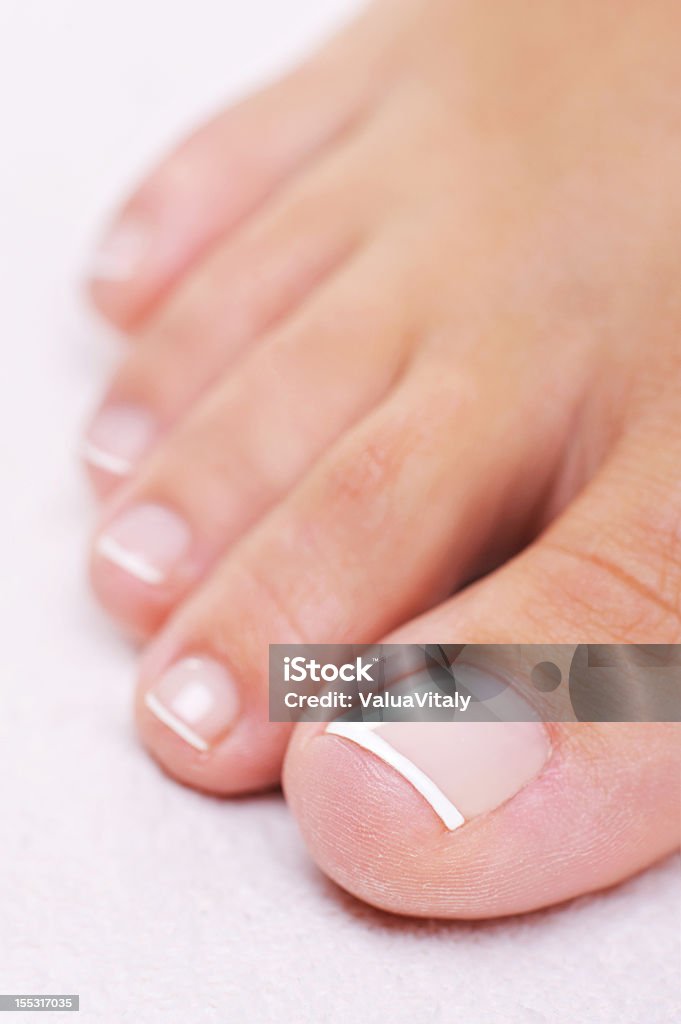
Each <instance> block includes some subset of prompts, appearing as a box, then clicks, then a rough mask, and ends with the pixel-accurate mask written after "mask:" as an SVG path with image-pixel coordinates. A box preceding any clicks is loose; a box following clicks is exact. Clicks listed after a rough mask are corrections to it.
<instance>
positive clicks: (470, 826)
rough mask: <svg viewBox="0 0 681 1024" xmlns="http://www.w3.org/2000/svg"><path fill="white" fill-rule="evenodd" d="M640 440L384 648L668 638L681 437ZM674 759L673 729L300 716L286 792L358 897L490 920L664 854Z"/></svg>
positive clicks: (679, 619) (325, 859)
mask: <svg viewBox="0 0 681 1024" xmlns="http://www.w3.org/2000/svg"><path fill="white" fill-rule="evenodd" d="M667 423H669V420H667ZM663 434H664V437H663ZM647 440H648V442H649V443H648V444H645V446H644V450H645V451H646V452H647V453H648V454H647V462H646V464H645V466H641V465H640V453H641V450H642V448H641V437H640V436H638V437H637V438H636V441H635V442H632V443H629V442H628V440H626V439H625V441H624V442H623V443H622V447H621V449H620V450H619V451H618V453H617V455H616V456H614V457H613V459H612V461H611V462H610V463H608V464H607V465H606V467H605V468H604V469H603V471H602V474H601V476H600V477H599V478H597V479H596V481H594V483H593V484H592V485H591V487H590V488H589V489H588V490H587V491H586V492H585V493H584V494H583V495H582V497H581V498H579V499H578V500H577V501H576V502H575V503H574V504H573V505H572V506H570V508H569V509H568V510H567V511H566V512H565V513H564V515H563V516H562V517H561V519H559V520H558V521H557V522H556V524H555V525H554V526H553V527H552V528H551V529H550V530H549V531H548V532H547V533H546V534H545V535H544V536H543V537H541V538H540V539H539V540H538V541H537V542H536V543H535V544H534V545H533V546H531V547H530V548H528V549H527V550H526V551H525V552H524V553H523V554H521V555H519V556H518V557H517V558H516V559H514V560H513V561H512V562H510V563H508V564H507V565H506V566H505V567H503V568H501V569H499V570H498V571H497V572H496V573H494V574H493V575H491V576H490V577H488V578H487V579H484V580H482V581H480V582H479V583H477V584H476V585H474V586H473V587H471V588H469V589H468V590H467V591H464V592H462V593H461V594H460V595H458V596H456V597H454V598H452V599H451V600H450V601H449V602H448V603H446V604H444V605H442V606H441V607H440V608H438V609H436V610H435V611H434V612H432V613H429V614H426V615H424V616H422V617H421V618H419V619H416V620H415V621H414V622H412V623H410V624H409V625H407V626H404V627H402V628H401V629H400V630H398V631H397V632H396V633H395V634H393V636H391V637H390V638H389V639H390V641H391V642H404V643H421V644H422V643H443V642H449V641H453V640H456V641H457V642H460V641H463V642H467V643H472V644H477V643H510V644H518V643H536V642H539V643H574V641H575V639H578V640H580V641H582V642H593V643H611V642H628V643H631V642H635V643H636V642H642V643H650V642H651V641H655V642H660V643H677V642H678V641H679V639H681V607H680V606H679V600H678V596H679V593H680V592H681V558H679V549H678V517H679V494H678V488H677V487H676V485H675V483H674V482H673V479H672V477H671V476H670V474H669V472H668V470H669V466H670V465H676V464H678V457H679V454H680V453H681V439H680V438H679V436H676V438H673V437H672V438H670V436H669V431H668V429H667V430H665V431H664V432H661V431H660V429H659V428H657V427H656V428H654V429H653V430H652V431H651V434H650V436H649V437H648V439H647ZM653 442H654V443H653ZM653 452H654V453H655V455H653V454H652V453H653ZM632 481H635V484H632ZM521 676H522V678H521ZM513 681H514V682H515V683H516V684H517V686H518V687H519V688H520V689H521V690H522V689H526V691H527V692H529V690H531V686H529V679H526V678H525V677H524V676H523V675H522V673H521V674H520V675H519V676H518V678H514V679H513ZM534 685H536V684H534ZM680 767H681V745H680V744H679V726H678V725H677V724H675V723H674V724H655V723H638V724H637V723H629V724H625V723H621V722H614V723H600V724H593V723H579V722H578V723H575V722H567V721H566V722H561V723H558V724H549V725H544V724H543V723H538V722H530V721H528V722H491V723H475V722H462V721H461V720H459V721H457V722H450V723H428V722H421V723H419V722H412V723H405V722H403V723H398V724H392V725H384V726H381V727H380V728H379V729H378V730H377V731H376V732H373V731H372V730H367V729H366V727H365V726H362V725H355V726H352V725H349V726H347V727H346V728H341V729H337V728H336V727H335V726H333V725H332V726H330V727H329V728H328V729H327V730H325V729H324V727H318V726H315V727H312V726H305V727H302V726H301V727H299V728H298V730H297V732H296V736H295V738H294V741H293V742H292V744H291V746H290V747H289V753H288V755H287V763H286V770H285V788H286V792H287V795H288V799H289V801H290V803H291V806H292V808H293V811H294V813H295V815H296V817H297V819H298V821H299V824H300V827H301V830H302V833H303V836H304V838H305V840H306V842H307V844H308V846H309V848H310V851H311V853H312V855H313V857H314V858H315V859H316V861H317V863H318V864H319V865H320V866H321V867H322V868H323V870H324V871H326V872H327V873H328V874H329V875H330V876H331V877H332V878H333V879H334V880H335V881H337V882H338V883H339V884H340V885H342V886H343V887H344V888H346V889H348V890H349V891H350V892H352V893H354V894H355V895H357V896H358V897H360V898H361V899H363V900H366V901H367V902H369V903H372V904H375V905H377V906H379V907H382V908H385V909H387V910H391V911H394V912H396V913H402V914H415V915H426V916H440V917H491V916H497V915H502V914H513V913H518V912H524V911H529V910H533V909H535V908H538V907H542V906H546V905H549V904H552V903H556V902H559V901H561V900H565V899H568V898H571V897H574V896H577V895H580V894H582V893H586V892H589V891H592V890H596V889H599V888H602V887H605V886H609V885H612V884H614V883H616V882H617V881H619V880H621V879H623V878H625V877H627V876H628V875H630V874H632V873H633V872H636V871H638V870H640V869H642V868H643V867H645V866H646V865H648V864H650V863H652V862H653V861H654V860H656V859H657V858H659V857H661V856H663V855H664V854H666V853H668V852H670V851H671V850H673V849H674V848H676V847H677V846H678V844H679V839H680V835H679V816H678V807H679V777H680V775H679V769H680Z"/></svg>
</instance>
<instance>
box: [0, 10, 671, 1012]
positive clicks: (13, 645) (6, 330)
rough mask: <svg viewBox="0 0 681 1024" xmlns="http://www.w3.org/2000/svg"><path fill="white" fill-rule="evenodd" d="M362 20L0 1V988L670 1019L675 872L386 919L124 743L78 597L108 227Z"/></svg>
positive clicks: (99, 1002) (231, 1005) (109, 1002)
mask: <svg viewBox="0 0 681 1024" xmlns="http://www.w3.org/2000/svg"><path fill="white" fill-rule="evenodd" d="M347 7H348V4H347V3H346V2H343V0H326V2H322V0H249V2H248V3H247V4H243V3H241V2H240V0H239V2H238V3H237V2H236V0H192V2H191V3H181V2H180V3H169V2H168V0H143V2H141V3H140V2H139V0H116V2H115V3H113V2H112V3H105V2H97V3H93V2H92V0H3V2H2V4H1V5H0V125H1V126H2V160H1V161H0V204H1V209H0V271H1V273H2V277H1V280H2V289H1V290H0V297H1V306H0V310H1V312H0V325H1V330H2V365H1V370H0V389H1V394H0V417H1V423H0V448H1V453H0V454H1V462H0V466H1V467H2V493H3V500H2V503H0V526H1V528H2V533H1V538H2V541H1V550H2V580H1V583H0V611H1V618H0V622H1V624H2V625H1V634H0V636H1V640H2V645H1V648H0V650H1V655H0V657H1V666H0V990H1V991H3V992H21V991H24V992H43V993H59V992H79V993H80V994H81V1000H82V1010H81V1018H82V1019H83V1020H87V1021H105V1022H111V1024H121V1022H124V1021H135V1022H143V1024H168V1022H171V1024H174V1022H179V1021H192V1022H200V1024H202V1022H204V1021H205V1022H213V1021H215V1022H220V1024H228V1022H230V1021H238V1022H248V1024H257V1022H260V1021H277V1022H278V1021H286V1022H288V1021H295V1022H307V1021H309V1022H317V1021H331V1022H336V1021H337V1022H346V1021H362V1022H372V1021H377V1022H378V1021H381V1022H384V1021H391V1022H393V1024H394V1022H410V1024H413V1022H417V1024H418V1022H421V1021H429V1022H430V1021H433V1022H434V1021H443V1022H445V1021H446V1022H449V1021H455V1020H456V1021H458V1020H460V1021H465V1022H466V1024H476V1022H481V1024H490V1022H497V1021H504V1022H506V1024H515V1022H523V1024H524V1022H530V1024H539V1022H547V1024H549V1022H550V1024H561V1022H566V1024H573V1022H575V1021H589V1022H594V1021H597V1022H609V1021H612V1022H617V1024H620V1022H622V1021H626V1022H627V1024H636V1022H640V1024H663V1022H664V1024H666V1022H670V1021H672V1020H673V1019H675V1016H676V1011H677V1010H678V1009H679V1007H678V997H679V990H678V983H679V953H680V950H679V912H680V902H681V894H680V887H679V865H678V861H677V860H672V861H668V862H667V863H666V864H664V865H661V866H659V867H658V868H656V869H654V870H652V871H650V872H648V873H646V874H645V875H643V876H641V877H639V878H638V879H635V880H634V881H632V882H631V883H629V884H627V885H624V886H622V887H620V888H618V889H616V890H614V891H612V892H610V893H607V894H606V895H603V896H599V897H595V898H590V899H584V900H582V901H579V902H577V903H574V904H572V905H570V906H567V907H565V908H563V909H559V910H556V911H552V912H550V913H543V914H538V915H534V916H532V917H529V918H527V919H519V920H513V921H508V922H501V923H490V924H477V925H468V924H463V925H456V924H454V925H442V924H428V923H421V924H410V923H402V922H399V921H397V920H393V919H388V918H386V917H385V916H382V915H380V914H377V913H375V912H373V911H371V910H369V909H368V908H366V907H363V906H361V905H360V904H358V903H356V902H355V901H353V900H352V899H350V898H348V897H346V896H344V895H342V894H341V893H339V892H338V891H337V890H336V889H335V888H334V887H333V886H332V885H331V884H329V883H328V882H326V881H325V880H324V879H323V878H322V877H321V876H320V875H319V873H318V872H317V871H316V870H315V869H314V868H313V867H312V866H311V865H310V863H309V862H308V859H307V857H306V854H305V851H304V849H303V847H302V845H301V843H300V841H299V839H298V838H297V835H296V831H295V826H294V824H293V822H292V821H291V820H290V818H289V816H288V813H287V811H286V808H285V807H284V804H283V802H282V801H281V799H280V798H279V797H277V796H270V797H266V798H261V799H256V800H244V801H239V802H236V803H232V804H228V803H221V802H219V801H214V800H210V799H206V798H203V797H201V796H198V795H196V794H194V793H192V792H189V791H188V790H183V789H181V788H180V787H178V786H175V785H173V784H172V783H171V782H169V781H168V780H167V779H166V778H164V777H163V776H162V775H161V774H160V773H159V772H158V770H157V769H156V768H155V767H154V765H153V764H152V763H151V762H150V761H149V760H148V759H147V758H146V756H145V755H144V754H143V753H142V752H141V750H140V749H139V747H138V745H137V741H136V739H135V736H134V733H133V730H132V727H131V721H130V714H129V703H130V692H131V684H132V676H133V670H134V656H133V652H132V651H131V650H130V649H129V648H127V647H126V645H125V644H124V642H123V641H122V640H121V639H120V638H119V637H118V636H117V634H116V633H115V631H114V630H113V629H112V628H111V627H110V626H109V624H108V623H107V622H106V620H105V619H104V617H103V616H102V615H101V614H100V613H99V612H98V611H97V610H96V608H95V607H94V604H93V603H92V602H91V600H90V598H89V596H88V594H87V591H86V585H85V583H84V573H83V569H84V547H85V545H84V537H85V532H86V529H87V526H88V520H89V519H90V517H91V515H92V511H93V509H92V503H91V501H90V500H89V498H88V496H87V490H86V487H85V485H84V483H83V482H82V480H81V479H80V474H79V471H78V468H77V465H76V462H75V454H74V453H75V450H76V443H77V437H78V430H79V427H80V425H81V422H82V419H83V417H84V415H85V413H86V411H87V409H88V408H89V407H90V405H91V404H92V402H93V401H94V399H95V396H96V395H97V392H98V389H99V388H100V386H101V385H102V384H103V383H104V380H105V373H106V370H107V368H108V366H109V365H110V363H111V360H112V358H113V354H114V353H113V346H111V345H110V344H109V343H108V341H107V339H106V338H105V336H104V332H103V330H102V328H101V327H100V326H98V325H95V324H94V323H93V322H90V321H89V320H88V319H87V317H86V316H85V314H84V312H83V311H82V309H81V308H80V307H79V303H78V300H77V294H76V281H77V278H78V271H79V268H80V264H81V262H82V261H83V259H84V256H85V253H86V252H87V248H88V244H89V241H90V238H91V236H92V233H93V232H94V229H95V226H96V222H97V220H98V219H99V218H100V217H101V216H102V215H103V214H104V211H105V209H106V204H107V202H109V201H113V199H114V198H115V197H117V196H118V195H119V193H120V192H121V190H122V189H123V188H124V187H125V185H126V184H127V183H128V182H129V181H130V180H132V179H133V178H134V177H135V175H136V174H137V172H138V171H140V170H141V169H142V168H144V167H145V165H146V164H147V162H148V161H149V160H151V159H152V158H153V156H154V155H155V154H156V153H157V152H159V151H160V150H162V149H163V147H164V146H165V145H166V144H167V143H168V142H169V141H170V140H171V139H172V138H174V137H175V136H176V135H177V134H178V133H180V132H181V131H183V130H184V129H186V128H187V127H189V126H190V125H192V124H193V123H194V122H195V121H196V119H197V118H198V117H199V116H201V115H203V114H204V113H205V112H206V111H208V110H210V109H211V108H212V107H214V106H217V104H218V103H219V102H220V100H221V99H222V97H223V96H228V95H230V94H234V93H235V92H236V91H237V90H239V89H241V88H242V87H246V86H247V85H250V84H251V83H253V82H255V81H256V80H257V79H258V78H259V77H260V76H262V75H263V74H264V73H266V72H269V71H270V70H273V69H275V68H276V67H277V66H278V65H279V64H281V63H283V62H284V61H288V60H289V59H290V58H292V57H294V56H295V55H296V54H297V53H298V52H299V51H300V50H302V49H304V48H305V47H306V46H307V45H308V44H309V43H310V42H311V41H312V40H313V39H314V38H315V36H316V35H317V34H318V33H319V32H320V31H321V30H322V29H323V28H325V27H326V25H327V24H331V23H332V22H333V21H334V20H335V19H336V18H337V17H338V16H339V15H341V14H342V13H344V10H345V9H346V8H347ZM10 1019H14V1018H13V1017H12V1018H10V1017H9V1016H8V1018H7V1020H8V1022H9V1020H10ZM19 1019H20V1020H22V1021H26V1022H28V1021H30V1020H32V1019H36V1020H38V1021H40V1022H42V1024H45V1021H46V1020H50V1019H51V1018H49V1017H47V1018H46V1017H45V1016H44V1015H43V1014H41V1015H37V1014H32V1013H27V1014H25V1015H23V1016H22V1017H21V1018H19ZM60 1019H62V1018H60ZM676 1019H678V1017H676Z"/></svg>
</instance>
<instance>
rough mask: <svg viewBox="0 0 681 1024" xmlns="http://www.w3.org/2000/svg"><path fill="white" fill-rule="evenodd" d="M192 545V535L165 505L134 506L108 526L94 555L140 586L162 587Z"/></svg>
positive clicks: (185, 525) (183, 522) (181, 520)
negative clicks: (139, 581)
mask: <svg viewBox="0 0 681 1024" xmlns="http://www.w3.org/2000/svg"><path fill="white" fill-rule="evenodd" d="M190 544H191V531H190V529H189V527H188V525H187V523H186V522H185V521H184V519H182V518H181V517H180V516H179V515H177V513H176V512H173V511H172V510H171V509H169V508H166V506H165V505H155V504H151V503H149V504H146V505H134V506H133V507H132V508H129V509H127V511H125V512H123V513H122V514H121V515H119V517H118V518H117V519H115V520H114V521H113V522H112V523H110V524H109V526H108V527H107V529H106V531H105V532H104V533H102V535H101V536H100V538H99V540H98V541H97V545H96V551H97V554H99V555H100V556H102V557H103V558H106V559H107V561H109V562H112V563H113V564H114V565H116V566H118V568H119V569H123V570H124V571H125V572H127V573H129V574H130V575H131V576H135V577H136V578H137V579H139V580H141V581H142V582H143V583H148V584H150V585H151V586H158V585H159V584H162V583H165V582H166V580H167V579H168V578H169V577H170V576H171V575H172V573H173V570H175V569H176V568H177V566H178V565H179V564H180V563H181V561H182V559H183V557H184V555H185V554H186V553H187V551H188V549H189V546H190Z"/></svg>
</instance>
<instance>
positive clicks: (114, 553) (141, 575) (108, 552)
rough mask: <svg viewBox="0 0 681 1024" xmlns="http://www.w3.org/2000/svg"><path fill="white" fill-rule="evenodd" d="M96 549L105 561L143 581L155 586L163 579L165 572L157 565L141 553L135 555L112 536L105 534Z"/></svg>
mask: <svg viewBox="0 0 681 1024" xmlns="http://www.w3.org/2000/svg"><path fill="white" fill-rule="evenodd" d="M97 551H98V553H99V554H100V555H102V557H103V558H106V559H107V561H109V562H113V564H114V565H117V566H118V567H119V569H124V570H125V572H127V573H129V574H130V575H131V576H135V577H136V578H137V579H138V580H141V581H142V582H143V583H148V584H150V585H151V586H156V585H158V584H159V583H162V582H163V580H164V579H165V573H164V572H162V571H161V570H160V569H159V568H157V566H155V565H152V564H151V563H150V562H148V561H147V560H146V559H145V558H142V556H141V555H136V554H135V553H134V552H133V551H129V550H128V549H127V548H124V547H123V546H122V545H121V544H119V543H118V541H116V540H114V538H113V537H109V536H107V535H106V534H105V535H104V536H103V537H100V539H99V541H98V542H97Z"/></svg>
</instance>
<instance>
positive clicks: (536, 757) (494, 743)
mask: <svg viewBox="0 0 681 1024" xmlns="http://www.w3.org/2000/svg"><path fill="white" fill-rule="evenodd" d="M326 732H327V733H331V734H332V735H336V736H341V737H343V738H344V739H347V740H350V741H351V742H353V743H356V744H357V745H359V746H360V747H363V748H364V749H365V750H368V751H370V752H371V753H372V754H374V755H376V757H379V758H380V759H381V760H382V761H384V762H385V763H386V764H388V765H390V766H391V767H392V768H394V769H395V770H396V771H397V772H399V773H400V775H402V776H403V778H405V779H406V780H407V782H409V783H410V784H411V785H412V786H413V788H414V789H416V790H417V791H418V792H419V793H420V794H421V796H422V797H423V798H424V799H425V800H426V801H427V802H428V803H429V804H430V806H431V807H432V808H433V810H434V811H435V813H436V814H437V815H438V817H439V818H440V819H441V820H442V822H443V824H444V825H445V827H446V828H448V829H449V830H450V831H453V830H454V829H456V828H458V827H459V826H460V825H463V824H464V823H465V822H466V821H468V820H469V819H471V818H476V817H477V816H478V815H480V814H485V813H486V812H487V811H492V810H494V808H495V807H499V806H500V805H501V804H503V803H505V802H506V801H507V800H509V799H510V798H511V797H512V796H515V794H516V793H518V792H519V791H520V790H521V789H523V787H524V786H526V785H527V783H528V782H531V781H532V780H533V779H534V778H536V776H537V775H539V773H540V772H541V770H542V768H543V767H544V764H545V763H546V760H547V758H548V756H549V752H550V744H549V739H548V734H547V732H546V729H545V728H544V726H543V725H542V724H541V723H539V722H498V721H495V722H382V723H379V724H377V725H374V724H368V723H364V722H348V723H344V722H332V723H331V724H330V725H328V726H327V729H326Z"/></svg>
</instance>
